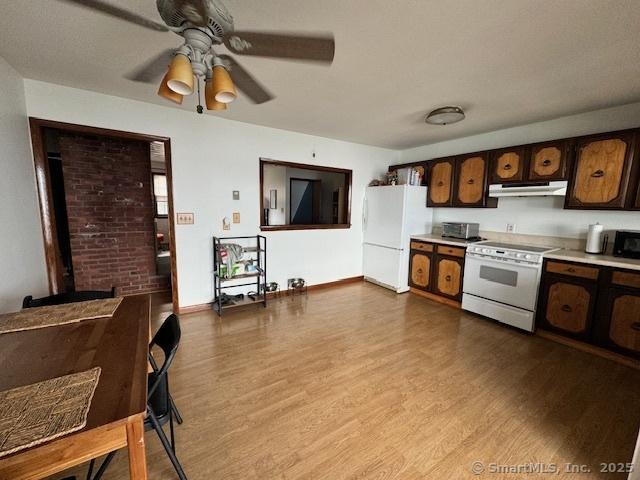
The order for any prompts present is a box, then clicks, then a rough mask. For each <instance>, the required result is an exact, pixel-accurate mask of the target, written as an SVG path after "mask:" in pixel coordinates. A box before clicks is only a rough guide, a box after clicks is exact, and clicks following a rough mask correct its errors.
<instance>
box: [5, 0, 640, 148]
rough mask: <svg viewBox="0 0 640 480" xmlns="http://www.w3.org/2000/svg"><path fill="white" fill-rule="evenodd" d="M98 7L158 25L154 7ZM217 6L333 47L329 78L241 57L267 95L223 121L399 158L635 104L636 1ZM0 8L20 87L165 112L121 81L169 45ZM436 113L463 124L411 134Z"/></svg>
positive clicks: (58, 14) (148, 90)
mask: <svg viewBox="0 0 640 480" xmlns="http://www.w3.org/2000/svg"><path fill="white" fill-rule="evenodd" d="M111 2H112V3H113V4H115V5H119V6H121V7H125V8H129V9H131V10H133V11H135V12H137V13H140V14H143V15H145V16H147V17H149V18H151V19H155V20H158V21H160V17H159V15H158V13H157V11H156V8H155V1H154V0H135V1H126V0H111ZM225 3H226V5H227V6H228V7H229V9H230V10H231V12H232V14H233V15H234V17H235V21H236V28H238V29H244V28H246V29H250V28H251V29H263V30H271V29H283V30H297V31H332V32H333V33H334V34H335V38H336V57H335V61H334V63H333V65H332V66H331V67H322V66H317V65H310V64H301V63H293V62H287V61H279V60H270V59H259V58H250V57H242V58H241V59H240V60H241V61H242V63H243V64H244V66H245V67H246V68H247V69H249V70H250V71H251V72H252V73H253V74H254V75H255V76H256V77H257V78H258V79H260V81H261V82H262V83H264V84H265V85H266V86H267V87H268V88H269V89H270V90H271V91H272V92H273V93H274V94H275V95H276V97H277V98H276V99H275V100H274V101H272V102H270V103H267V104H263V105H253V104H251V103H249V102H248V101H247V100H245V99H244V98H240V99H238V101H236V102H235V103H234V104H232V105H231V108H230V110H229V111H227V112H223V113H217V112H216V113H214V114H215V115H219V116H221V117H225V118H230V119H234V120H239V121H243V122H249V123H255V124H260V125H267V126H270V127H276V128H283V129H287V130H294V131H300V132H305V133H309V134H314V135H320V136H325V137H330V138H338V139H344V140H349V141H354V142H360V143H365V144H370V145H380V146H386V147H392V148H407V147H413V146H417V145H423V144H427V143H433V142H436V141H442V140H446V139H451V138H456V137H462V136H467V135H471V134H475V133H480V132H485V131H490V130H497V129H500V128H505V127H510V126H514V125H521V124H526V123H530V122H535V121H540V120H546V119H551V118H555V117H559V116H564V115H568V114H574V113H579V112H584V111H589V110H595V109H599V108H604V107H609V106H614V105H621V104H625V103H630V102H634V101H638V100H640V28H639V25H640V1H637V0H627V1H625V0H562V1H558V0H446V1H444V0H269V1H265V0H227V1H226V2H225ZM0 8H1V12H0V31H1V32H2V39H1V42H0V56H2V57H4V58H5V59H6V60H7V61H8V62H9V63H10V64H11V65H12V66H13V67H14V68H16V69H17V70H18V71H19V72H20V73H21V74H22V75H23V76H24V77H26V78H33V79H37V80H43V81H47V82H52V83H58V84H62V85H68V86H72V87H77V88H81V89H86V90H93V91H97V92H103V93H107V94H113V95H118V96H121V97H126V98H132V99H137V100H142V101H147V102H154V103H161V104H162V103H165V101H164V100H163V99H161V98H159V97H157V96H156V95H155V92H156V86H155V85H145V84H139V83H134V82H130V81H128V80H126V79H124V78H123V75H124V74H125V73H126V72H127V71H129V70H131V69H132V68H133V67H134V66H135V65H138V64H140V63H142V62H144V60H145V59H146V58H148V57H150V56H152V55H154V54H156V53H158V51H160V50H161V49H164V48H167V47H173V46H175V47H177V46H178V45H179V44H180V40H181V39H180V38H179V37H177V36H176V35H175V34H172V33H158V32H154V31H150V30H146V29H143V28H141V27H138V26H136V25H131V24H128V23H126V22H123V21H119V20H117V19H113V18H111V17H108V16H105V15H103V14H100V13H96V12H92V11H89V10H86V9H84V8H80V7H78V6H75V5H72V4H69V3H66V2H64V1H61V0H19V1H18V0H0ZM237 58H239V57H237ZM448 104H453V105H460V106H462V107H463V108H464V109H465V111H466V112H467V119H466V120H465V121H463V122H462V123H459V124H456V125H449V126H446V127H439V126H430V125H426V124H424V123H423V117H424V114H425V113H426V112H427V111H429V110H431V109H433V108H436V107H438V106H442V105H448ZM176 108H177V107H176ZM182 108H189V109H195V102H194V101H193V99H185V102H184V105H183V107H182ZM194 115H195V113H194Z"/></svg>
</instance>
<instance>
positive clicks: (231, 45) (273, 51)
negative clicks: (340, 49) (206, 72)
mask: <svg viewBox="0 0 640 480" xmlns="http://www.w3.org/2000/svg"><path fill="white" fill-rule="evenodd" d="M224 44H225V45H226V47H227V48H228V49H229V50H231V51H232V52H233V53H237V54H238V55H253V56H256V57H272V58H286V59H291V60H309V61H315V62H325V63H331V62H333V57H334V54H335V47H336V42H335V40H334V39H333V35H332V34H326V35H320V36H311V35H304V34H294V33H277V32H274V33H269V32H250V31H235V32H233V33H232V34H231V35H229V37H228V38H225V41H224Z"/></svg>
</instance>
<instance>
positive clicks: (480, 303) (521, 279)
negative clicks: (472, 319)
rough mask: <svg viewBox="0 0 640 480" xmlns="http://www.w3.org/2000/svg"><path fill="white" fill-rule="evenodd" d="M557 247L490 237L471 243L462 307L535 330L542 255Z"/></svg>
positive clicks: (466, 261) (466, 263)
mask: <svg viewBox="0 0 640 480" xmlns="http://www.w3.org/2000/svg"><path fill="white" fill-rule="evenodd" d="M555 250H559V248H554V247H540V246H532V245H517V244H509V243H500V242H494V241H490V240H487V241H483V242H478V243H474V244H472V245H469V247H467V254H466V258H465V265H464V284H463V294H462V308H463V309H464V310H468V311H470V312H475V313H478V314H480V315H484V316H486V317H489V318H493V319H495V320H498V321H500V322H502V323H506V324H508V325H512V326H514V327H517V328H521V329H523V330H526V331H528V332H533V330H534V323H535V311H536V303H537V300H538V287H539V285H540V277H541V276H542V260H543V255H544V254H545V253H549V252H553V251H555Z"/></svg>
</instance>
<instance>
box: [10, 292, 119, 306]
mask: <svg viewBox="0 0 640 480" xmlns="http://www.w3.org/2000/svg"><path fill="white" fill-rule="evenodd" d="M115 296H116V289H115V287H112V288H111V290H107V291H103V290H81V291H78V292H65V293H57V294H55V295H49V296H48V297H42V298H33V297H32V296H31V295H27V296H26V297H24V299H23V300H22V308H33V307H46V306H49V305H62V304H63V303H75V302H86V301H88V300H99V299H101V298H113V297H115Z"/></svg>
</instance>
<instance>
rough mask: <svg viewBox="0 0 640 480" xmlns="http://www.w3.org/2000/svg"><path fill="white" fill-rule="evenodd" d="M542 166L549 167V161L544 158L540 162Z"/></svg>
mask: <svg viewBox="0 0 640 480" xmlns="http://www.w3.org/2000/svg"><path fill="white" fill-rule="evenodd" d="M542 165H543V166H545V167H548V166H549V165H551V160H549V159H548V158H545V159H544V160H543V161H542Z"/></svg>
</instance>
